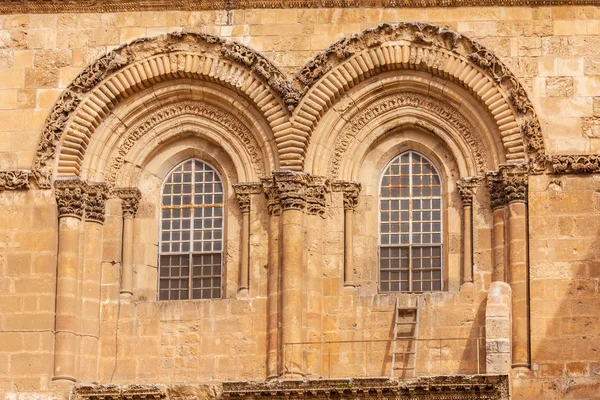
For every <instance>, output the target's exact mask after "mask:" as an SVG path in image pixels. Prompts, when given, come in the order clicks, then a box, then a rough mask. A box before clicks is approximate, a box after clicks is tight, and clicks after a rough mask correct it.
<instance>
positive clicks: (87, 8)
mask: <svg viewBox="0 0 600 400" xmlns="http://www.w3.org/2000/svg"><path fill="white" fill-rule="evenodd" d="M556 4H565V5H597V4H598V3H597V2H596V0H554V1H551V0H427V1H424V0H302V1H289V0H235V1H225V0H203V1H189V0H172V1H164V0H143V1H142V0H134V1H123V0H78V1H72V0H55V1H48V0H11V1H3V2H1V3H0V14H48V13H50V14H61V13H107V12H139V11H175V10H181V11H201V10H225V9H252V8H259V9H260V8H348V7H352V8H361V7H362V8H370V7H384V8H405V7H407V8H413V7H414V8H427V7H470V6H486V7H491V6H502V7H511V6H549V5H556Z"/></svg>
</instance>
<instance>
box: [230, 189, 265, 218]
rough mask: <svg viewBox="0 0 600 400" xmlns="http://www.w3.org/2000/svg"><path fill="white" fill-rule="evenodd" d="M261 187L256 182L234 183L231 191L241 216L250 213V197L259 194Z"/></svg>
mask: <svg viewBox="0 0 600 400" xmlns="http://www.w3.org/2000/svg"><path fill="white" fill-rule="evenodd" d="M261 189H262V185H261V184H260V183H258V182H248V183H234V184H233V191H234V192H235V196H236V198H237V201H238V204H239V205H240V211H241V212H242V214H245V213H249V212H250V195H252V194H258V193H260V191H261Z"/></svg>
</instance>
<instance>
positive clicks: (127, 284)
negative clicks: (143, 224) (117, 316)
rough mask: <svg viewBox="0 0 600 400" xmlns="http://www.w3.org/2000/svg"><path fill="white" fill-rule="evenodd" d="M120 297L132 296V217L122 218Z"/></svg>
mask: <svg viewBox="0 0 600 400" xmlns="http://www.w3.org/2000/svg"><path fill="white" fill-rule="evenodd" d="M122 274H123V275H122V276H121V296H126V297H132V296H133V216H132V215H125V216H124V217H123V270H122Z"/></svg>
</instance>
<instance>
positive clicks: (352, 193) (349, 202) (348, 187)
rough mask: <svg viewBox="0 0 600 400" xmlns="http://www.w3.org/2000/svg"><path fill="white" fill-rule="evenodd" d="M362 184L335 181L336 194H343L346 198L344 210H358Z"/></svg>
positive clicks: (334, 189)
mask: <svg viewBox="0 0 600 400" xmlns="http://www.w3.org/2000/svg"><path fill="white" fill-rule="evenodd" d="M361 189H362V184H361V183H360V182H355V181H335V182H334V183H333V191H334V192H342V194H343V196H344V210H352V211H354V210H356V207H357V206H358V199H359V195H360V190H361Z"/></svg>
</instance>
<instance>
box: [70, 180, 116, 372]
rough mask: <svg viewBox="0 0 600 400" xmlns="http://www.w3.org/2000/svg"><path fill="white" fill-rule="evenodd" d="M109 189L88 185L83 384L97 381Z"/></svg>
mask: <svg viewBox="0 0 600 400" xmlns="http://www.w3.org/2000/svg"><path fill="white" fill-rule="evenodd" d="M107 198H108V187H107V186H106V185H105V184H87V185H86V196H85V210H84V215H85V223H84V225H83V246H82V254H83V268H82V269H81V270H82V273H81V279H80V285H81V292H80V301H79V305H80V313H79V324H80V327H79V329H78V333H80V334H81V335H80V337H79V343H80V345H79V346H78V347H79V370H78V373H77V375H78V378H79V379H81V380H86V381H89V380H95V379H97V373H98V371H97V366H98V345H99V339H100V338H99V336H100V319H99V318H98V316H99V315H100V301H101V298H100V281H101V276H102V270H101V264H102V233H103V229H102V225H103V224H104V218H105V213H106V200H107Z"/></svg>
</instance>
